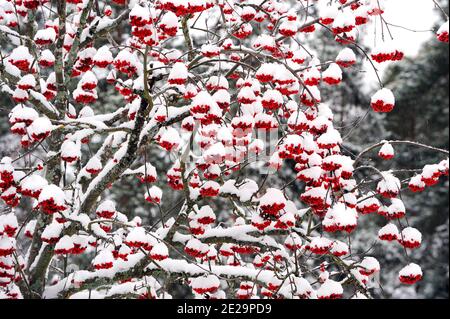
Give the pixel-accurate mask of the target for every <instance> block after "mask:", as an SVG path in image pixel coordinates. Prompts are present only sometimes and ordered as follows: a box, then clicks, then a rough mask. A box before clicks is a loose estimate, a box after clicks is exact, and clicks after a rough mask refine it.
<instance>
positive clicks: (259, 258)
mask: <svg viewBox="0 0 450 319" xmlns="http://www.w3.org/2000/svg"><path fill="white" fill-rule="evenodd" d="M386 1H389V0H386ZM430 1H433V0H430ZM383 3H384V1H379V0H367V1H357V0H354V1H349V0H348V1H347V0H339V1H324V0H318V1H304V0H299V1H288V0H285V1H283V0H251V1H237V0H234V1H233V0H155V1H148V0H129V1H128V0H112V1H103V0H58V1H49V0H15V1H13V0H0V43H1V51H0V87H1V94H2V98H4V99H7V100H6V101H7V102H6V103H5V104H6V105H4V106H2V108H5V109H7V110H8V115H7V118H6V117H4V118H5V120H7V121H8V123H9V125H10V131H11V133H13V134H14V135H15V136H17V137H18V139H17V141H16V140H15V139H13V141H12V145H11V147H9V149H8V153H9V154H7V156H5V157H3V158H2V159H1V162H0V194H1V195H0V198H1V199H2V201H3V205H4V206H2V207H4V208H2V210H1V211H0V298H22V297H23V298H91V297H95V298H142V299H153V298H173V297H180V296H181V297H191V296H193V297H196V298H240V299H249V298H314V299H316V298H318V299H332V298H333V299H334V298H342V297H345V298H371V297H373V296H377V294H374V291H376V290H377V289H381V288H380V287H379V283H380V281H379V278H380V277H382V276H383V264H382V263H381V262H379V261H378V260H377V258H378V259H379V260H384V259H383V256H376V255H373V253H372V248H373V245H374V243H373V242H367V243H366V245H365V246H364V245H363V246H362V247H360V246H361V245H358V247H354V245H353V243H352V236H353V235H352V234H354V233H363V234H366V233H367V232H368V231H373V232H374V234H375V236H376V238H377V240H378V241H382V242H386V243H388V244H387V245H386V247H387V249H386V250H383V251H381V252H380V253H382V254H383V253H384V254H388V253H389V247H394V246H398V247H402V251H403V258H402V260H401V261H400V262H398V264H397V265H396V268H397V277H398V278H397V280H398V282H399V283H401V284H403V285H412V284H415V283H416V282H418V281H420V280H422V279H423V280H427V278H426V271H427V270H426V268H424V269H423V270H422V268H421V266H420V262H421V261H420V260H419V259H417V260H414V259H412V258H411V254H410V252H411V251H412V250H414V249H418V248H420V246H421V243H422V234H421V232H420V230H419V229H420V228H421V226H423V225H421V224H420V223H417V224H412V223H410V221H411V220H415V219H414V218H410V216H409V211H408V210H407V208H406V207H407V203H406V202H404V201H403V197H402V194H403V192H404V191H405V190H407V189H410V190H412V191H413V192H420V191H423V190H424V189H425V188H428V187H431V186H434V185H436V184H438V183H439V181H440V179H441V177H444V176H448V172H449V163H448V151H447V150H445V149H443V148H442V146H441V147H440V148H439V147H437V146H435V145H429V144H430V143H428V141H427V143H420V141H418V142H416V141H410V140H397V139H390V140H386V139H387V138H388V136H383V135H382V133H383V130H377V129H374V130H373V131H372V130H371V131H370V132H379V135H377V134H373V135H374V136H371V138H370V141H371V142H373V144H371V145H370V146H368V147H366V145H364V146H362V145H355V143H356V142H359V140H358V139H354V138H352V139H351V142H350V143H349V145H347V143H348V139H349V138H350V137H351V136H352V134H353V133H354V132H355V130H357V129H358V128H359V127H360V126H361V125H362V123H363V122H364V120H366V119H367V115H368V114H369V113H371V114H372V113H375V114H377V116H376V117H372V120H373V118H375V119H379V120H380V121H381V120H382V119H383V117H389V115H390V114H391V112H393V111H394V110H395V109H396V107H398V105H396V91H395V90H391V89H388V88H387V87H385V85H384V83H383V81H382V79H381V77H380V75H379V74H378V70H377V65H378V64H380V63H390V64H395V63H398V61H401V60H403V58H404V53H403V51H402V48H400V47H399V46H398V43H397V42H396V41H395V39H390V38H389V37H388V36H387V35H386V34H384V33H383V34H382V35H380V38H379V39H377V41H378V46H377V47H376V48H375V49H374V50H367V49H366V47H365V45H364V44H363V38H364V34H367V32H371V31H372V29H373V28H375V25H379V24H381V25H382V26H383V29H386V30H388V29H389V27H390V24H389V23H387V22H386V21H385V19H384V18H383V15H384V13H385V12H384V11H385V8H384V6H383ZM399 14H401V13H399ZM117 30H120V31H119V32H117ZM435 41H436V43H438V45H439V46H447V44H445V43H446V42H447V43H448V22H446V23H445V24H444V25H443V26H441V27H439V29H438V30H436V38H435ZM323 46H325V47H326V48H327V50H322V49H321V47H323ZM331 48H339V49H337V50H336V49H332V50H331ZM335 50H336V52H335ZM363 62H364V63H365V65H368V66H369V67H370V72H375V73H376V75H377V76H378V79H379V81H378V83H377V85H378V89H377V90H376V91H375V92H373V94H372V95H371V96H367V97H364V96H363V95H362V91H359V90H358V88H357V84H355V81H354V78H355V77H358V76H359V75H358V74H357V73H358V72H357V69H356V68H359V67H362V65H363ZM340 88H341V89H340ZM361 101H367V105H366V109H367V111H365V114H364V113H363V114H361V112H360V109H359V107H360V105H357V104H359V103H361ZM346 105H351V106H352V108H349V109H348V110H346V109H345V106H346ZM357 106H358V108H357ZM355 110H357V115H356V116H355V114H352V113H354V112H356V111H355ZM347 113H348V114H347ZM2 114H3V113H2ZM335 114H336V115H337V116H336V117H335ZM380 114H382V116H381V115H380ZM336 118H338V119H336ZM5 122H6V121H5ZM344 124H346V125H344ZM375 125H379V126H378V127H379V128H381V127H383V124H375ZM435 134H439V132H437V133H435ZM441 134H442V133H441ZM13 143H15V144H13ZM404 147H409V148H413V149H416V148H418V149H426V150H427V151H430V152H433V153H434V154H436V156H438V158H439V161H435V162H426V163H420V164H421V167H416V168H415V169H410V168H409V167H408V168H407V169H402V168H399V169H397V168H396V169H393V168H391V167H388V168H387V169H382V168H380V167H386V166H385V165H384V166H379V165H376V164H374V163H377V164H378V163H379V161H373V160H371V158H381V159H383V161H389V160H392V158H394V157H395V156H400V155H398V154H397V150H398V149H399V148H401V149H402V150H405V148H404ZM377 153H378V154H377ZM388 166H389V165H388ZM417 196H420V195H417ZM364 215H371V216H364ZM374 215H381V216H382V218H384V221H385V222H384V225H383V226H380V227H379V228H378V229H375V230H374V229H373V228H364V227H362V226H361V225H365V224H366V223H361V219H370V218H374ZM377 218H378V217H377ZM380 218H381V217H380ZM423 277H424V278H423ZM186 288H187V289H186ZM180 291H181V293H180Z"/></svg>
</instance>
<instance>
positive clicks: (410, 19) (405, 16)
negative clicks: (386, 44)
mask: <svg viewBox="0 0 450 319" xmlns="http://www.w3.org/2000/svg"><path fill="white" fill-rule="evenodd" d="M384 3H385V7H386V13H385V14H384V18H385V19H386V21H387V22H389V23H392V24H395V25H399V26H402V27H405V28H408V29H412V30H419V31H422V30H431V29H432V28H433V26H434V24H435V23H436V21H437V19H438V14H437V11H435V10H434V8H435V6H434V3H433V1H432V0H385V1H384ZM378 21H379V20H378ZM380 28H381V26H380V25H379V22H378V26H377V29H378V32H377V39H376V41H377V42H378V43H379V41H381V32H380ZM373 30H374V26H373V25H370V26H369V27H368V34H367V37H366V41H367V42H366V44H367V45H369V46H372V47H373V46H374V43H375V38H374V31H373ZM391 32H392V34H393V36H394V39H395V41H396V42H398V43H399V45H400V47H401V48H402V49H403V50H404V52H405V54H406V55H407V56H414V55H416V54H417V52H418V50H419V49H420V47H421V45H422V44H423V43H424V42H425V41H426V40H428V39H429V38H430V37H431V36H434V35H433V33H432V32H417V33H415V32H411V31H408V30H405V29H402V28H396V27H391ZM384 66H387V65H386V64H383V65H381V66H380V71H381V72H382V71H383V69H384ZM367 81H368V82H373V81H376V77H375V74H374V72H373V71H372V70H368V73H367ZM367 84H368V86H370V87H372V85H371V84H370V83H367Z"/></svg>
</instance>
